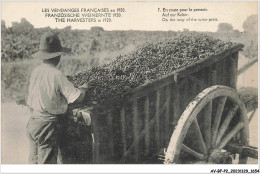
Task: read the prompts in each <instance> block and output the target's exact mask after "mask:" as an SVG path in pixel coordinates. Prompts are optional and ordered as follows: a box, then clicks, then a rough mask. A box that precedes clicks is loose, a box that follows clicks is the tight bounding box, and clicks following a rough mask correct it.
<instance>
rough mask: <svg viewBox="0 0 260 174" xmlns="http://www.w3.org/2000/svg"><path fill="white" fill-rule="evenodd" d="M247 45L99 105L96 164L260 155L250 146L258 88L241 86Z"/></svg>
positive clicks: (210, 160) (94, 111)
mask: <svg viewBox="0 0 260 174" xmlns="http://www.w3.org/2000/svg"><path fill="white" fill-rule="evenodd" d="M242 48H243V45H237V46H234V47H232V48H231V49H229V50H227V51H225V52H222V53H220V54H218V55H214V56H210V57H208V58H206V59H203V60H200V61H198V62H196V63H195V64H192V65H189V66H186V67H184V68H181V69H178V70H176V71H174V72H172V73H171V74H169V75H167V76H164V77H162V78H160V79H158V80H154V81H152V82H151V83H148V84H145V85H142V86H140V87H138V88H136V89H134V90H133V91H132V92H131V93H128V94H127V95H126V96H125V97H124V102H123V103H118V106H117V107H115V108H110V109H105V110H104V108H102V106H100V105H97V106H94V107H93V108H92V109H91V113H92V114H91V118H92V130H93V134H92V135H93V143H92V163H111V164H116V163H134V164H143V163H165V164H169V163H197V162H200V163H232V157H234V154H239V163H246V162H247V158H248V157H254V158H257V150H256V148H254V147H250V146H249V145H248V142H249V119H248V116H247V113H249V112H251V111H252V110H255V109H256V108H257V90H256V91H255V90H252V91H253V95H252V91H250V92H248V90H242V92H238V91H237V72H238V71H237V67H238V52H239V51H240V50H241V49H242ZM241 98H242V100H243V101H242V100H241ZM81 110H82V111H84V110H85V111H86V112H89V109H88V108H81ZM80 143H81V146H80V147H81V149H82V145H83V144H84V143H83V141H82V142H78V143H77V147H76V146H75V149H77V148H78V147H79V144H80ZM88 147H90V146H88ZM160 160H161V161H160Z"/></svg>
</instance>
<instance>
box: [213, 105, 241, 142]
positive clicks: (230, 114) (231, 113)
mask: <svg viewBox="0 0 260 174" xmlns="http://www.w3.org/2000/svg"><path fill="white" fill-rule="evenodd" d="M237 109H238V105H235V106H233V107H232V108H231V109H230V110H229V112H228V114H227V116H226V117H225V120H224V121H223V123H222V125H221V127H220V129H219V132H218V136H217V142H216V144H217V145H218V144H219V142H220V140H221V139H222V137H223V135H224V133H225V132H226V130H227V128H228V126H229V123H230V122H231V120H232V118H233V117H234V115H235V114H236V112H237Z"/></svg>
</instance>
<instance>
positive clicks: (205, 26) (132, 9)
mask: <svg viewBox="0 0 260 174" xmlns="http://www.w3.org/2000/svg"><path fill="white" fill-rule="evenodd" d="M54 8H58V9H61V8H63V9H68V8H74V9H78V10H79V13H80V15H82V14H84V13H86V12H84V9H89V8H99V9H100V8H108V9H109V11H110V10H115V11H117V9H118V8H124V10H125V11H126V12H123V13H120V15H121V17H112V18H110V19H111V22H93V18H92V19H89V20H92V21H88V22H68V21H65V22H57V21H56V20H57V19H55V18H54V17H46V15H47V16H48V14H50V15H51V14H53V13H52V12H51V9H54ZM158 8H160V11H158ZM257 8H258V4H257V2H243V1H237V2H232V1H229V2H224V1H222V2H216V1H215V2H214V1H212V2H205V1H204V2H2V20H4V21H5V22H6V25H7V26H11V23H12V22H19V21H20V19H21V18H26V19H27V20H28V21H29V22H30V23H31V24H33V25H34V27H35V28H41V27H47V26H50V27H51V28H64V27H66V26H71V27H72V29H90V28H91V27H93V26H101V27H103V28H104V29H105V30H151V31H156V30H163V31H168V30H173V31H178V30H183V29H184V28H186V29H189V30H191V31H213V32H214V31H217V28H218V24H219V23H229V24H231V25H232V26H233V28H234V29H237V30H239V31H243V27H242V25H243V22H244V21H245V20H246V19H247V17H248V16H250V15H253V14H257ZM163 9H166V10H168V12H169V11H170V10H172V11H174V10H176V9H178V10H179V11H178V12H179V14H180V15H181V13H183V14H184V15H187V16H179V17H176V16H177V15H178V14H177V12H176V11H175V12H170V13H169V15H174V14H175V16H170V17H168V16H167V15H168V12H165V13H163ZM180 9H183V10H184V11H182V12H180ZM187 9H188V11H185V10H187ZM189 9H191V10H194V9H204V10H205V9H206V10H207V11H196V12H194V11H189ZM48 10H49V12H47V11H48ZM82 10H83V12H81V11H82ZM47 13H48V14H47ZM72 13H73V12H72ZM76 13H77V12H74V13H73V14H76ZM70 14H71V13H70ZM103 14H104V13H103ZM163 14H164V15H165V16H164V17H163V16H162V15H163ZM81 17H82V16H81ZM163 18H164V19H163ZM171 18H172V19H175V21H170V19H171ZM178 19H179V20H180V21H177V20H178ZM192 19H196V20H197V21H191V20H192ZM199 19H200V20H204V21H198V20H199ZM216 19H217V21H216ZM66 20H67V19H66ZM96 20H97V18H96ZM102 20H103V18H102ZM163 20H164V21H163ZM165 20H168V21H165ZM181 20H184V21H181ZM186 20H190V21H186ZM205 20H206V21H205ZM209 20H210V21H209Z"/></svg>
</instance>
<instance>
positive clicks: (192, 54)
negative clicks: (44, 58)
mask: <svg viewBox="0 0 260 174" xmlns="http://www.w3.org/2000/svg"><path fill="white" fill-rule="evenodd" d="M234 45H235V44H234V43H231V42H224V41H221V40H218V39H213V38H211V37H209V36H207V35H204V34H189V35H180V36H178V37H176V38H175V39H173V40H171V41H168V42H159V43H155V44H153V43H149V44H147V45H146V46H144V47H142V48H139V49H137V50H136V51H135V52H133V53H131V54H129V55H125V56H119V57H117V58H116V60H115V61H113V62H111V63H109V64H106V65H104V66H100V67H93V68H92V69H90V70H89V71H86V72H82V73H80V74H77V75H72V76H68V79H69V80H70V81H71V82H72V83H73V84H74V86H76V87H78V86H81V85H82V84H84V83H86V82H89V81H92V83H94V84H95V88H93V89H91V90H90V91H89V93H88V99H87V101H86V102H85V104H86V105H90V103H91V102H93V101H95V102H97V103H103V104H117V103H118V102H120V99H122V97H123V96H124V94H125V93H127V92H129V91H131V89H133V88H136V87H138V86H140V85H142V84H145V83H148V82H150V81H152V80H154V79H158V78H160V77H162V76H164V75H167V74H169V73H171V72H173V71H174V70H176V69H178V68H181V67H184V66H187V65H189V64H192V63H194V62H196V61H198V60H200V59H204V58H206V57H208V56H211V55H215V54H218V53H220V52H222V51H225V50H227V49H229V48H231V47H232V46H234Z"/></svg>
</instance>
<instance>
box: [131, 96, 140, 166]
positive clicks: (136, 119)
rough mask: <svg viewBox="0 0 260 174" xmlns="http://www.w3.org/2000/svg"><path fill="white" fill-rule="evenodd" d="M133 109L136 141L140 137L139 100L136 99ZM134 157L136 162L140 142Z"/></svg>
mask: <svg viewBox="0 0 260 174" xmlns="http://www.w3.org/2000/svg"><path fill="white" fill-rule="evenodd" d="M132 111H133V137H134V141H135V140H136V139H137V138H138V134H139V122H138V106H137V100H134V102H133V105H132ZM134 158H135V161H136V162H137V161H138V160H139V147H138V144H137V146H136V147H135V154H134Z"/></svg>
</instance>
